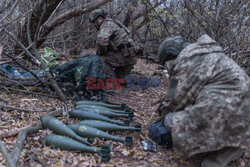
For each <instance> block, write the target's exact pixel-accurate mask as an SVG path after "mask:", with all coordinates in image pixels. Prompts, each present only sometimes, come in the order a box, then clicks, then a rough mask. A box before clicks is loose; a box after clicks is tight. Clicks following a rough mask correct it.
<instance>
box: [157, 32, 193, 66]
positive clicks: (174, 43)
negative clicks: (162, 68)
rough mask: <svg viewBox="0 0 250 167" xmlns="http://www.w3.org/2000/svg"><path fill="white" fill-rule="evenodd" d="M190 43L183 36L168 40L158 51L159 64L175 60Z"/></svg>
mask: <svg viewBox="0 0 250 167" xmlns="http://www.w3.org/2000/svg"><path fill="white" fill-rule="evenodd" d="M188 44H189V43H188V42H186V41H185V39H184V38H183V37H181V36H174V37H168V38H166V39H165V40H164V41H163V42H162V43H161V45H160V47H159V49H158V58H159V64H161V65H164V63H165V62H166V61H169V60H173V59H175V58H176V57H177V56H178V55H179V53H180V52H181V50H182V49H184V48H185V47H186V46H187V45H188Z"/></svg>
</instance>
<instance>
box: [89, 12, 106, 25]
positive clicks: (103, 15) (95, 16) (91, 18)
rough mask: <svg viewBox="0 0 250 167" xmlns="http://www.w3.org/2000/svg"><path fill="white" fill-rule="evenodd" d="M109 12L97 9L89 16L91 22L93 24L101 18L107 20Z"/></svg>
mask: <svg viewBox="0 0 250 167" xmlns="http://www.w3.org/2000/svg"><path fill="white" fill-rule="evenodd" d="M107 14H108V12H107V11H106V10H103V9H95V10H93V11H92V12H91V13H90V14H89V22H90V23H93V22H94V21H95V20H96V19H97V18H98V17H99V16H102V17H103V18H105V17H106V16H107Z"/></svg>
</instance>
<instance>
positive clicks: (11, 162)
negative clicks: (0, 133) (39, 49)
mask: <svg viewBox="0 0 250 167" xmlns="http://www.w3.org/2000/svg"><path fill="white" fill-rule="evenodd" d="M62 113H63V111H62V110H58V111H53V112H51V113H49V114H48V115H53V116H59V115H61V114H62ZM42 128H43V126H42V125H41V123H40V122H39V125H37V126H28V127H25V128H23V129H22V130H20V129H19V130H20V131H19V132H18V136H17V139H16V143H15V146H14V148H13V150H12V152H11V156H10V155H9V153H8V152H7V150H6V149H5V147H4V145H3V143H2V141H1V138H0V149H1V151H2V153H3V155H4V157H5V158H6V161H7V163H8V166H10V167H15V166H17V164H18V162H19V160H20V156H21V152H22V149H23V145H24V141H25V139H26V137H27V136H28V135H29V134H31V133H36V132H38V131H39V130H41V129H42ZM13 133H14V132H13ZM10 157H11V158H10Z"/></svg>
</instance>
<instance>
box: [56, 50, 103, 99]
mask: <svg viewBox="0 0 250 167" xmlns="http://www.w3.org/2000/svg"><path fill="white" fill-rule="evenodd" d="M52 71H53V72H55V73H56V77H57V79H58V80H59V83H73V84H74V85H75V87H76V89H75V91H76V95H77V98H78V99H82V98H83V99H95V100H101V101H106V92H105V90H102V89H91V90H90V89H87V88H86V87H87V77H95V78H96V79H103V81H104V82H105V80H106V74H105V69H104V65H103V61H102V59H101V57H99V56H97V55H95V54H86V55H84V56H82V57H79V58H77V59H75V60H72V61H69V62H67V63H65V64H63V65H60V66H58V67H56V68H54V69H53V70H52ZM61 85H62V84H61Z"/></svg>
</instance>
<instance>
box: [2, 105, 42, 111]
mask: <svg viewBox="0 0 250 167" xmlns="http://www.w3.org/2000/svg"><path fill="white" fill-rule="evenodd" d="M0 108H8V109H12V110H19V111H24V112H47V111H38V110H27V109H25V108H18V107H12V106H3V105H0Z"/></svg>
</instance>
